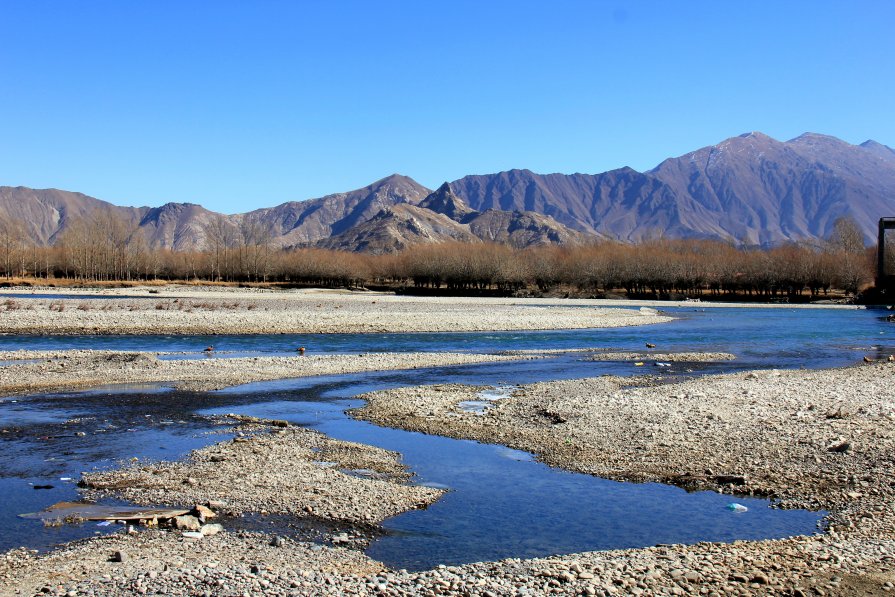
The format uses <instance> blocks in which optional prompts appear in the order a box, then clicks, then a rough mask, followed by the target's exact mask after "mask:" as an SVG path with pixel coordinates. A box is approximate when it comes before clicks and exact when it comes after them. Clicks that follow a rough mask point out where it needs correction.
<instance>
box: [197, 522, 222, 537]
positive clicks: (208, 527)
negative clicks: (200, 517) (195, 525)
mask: <svg viewBox="0 0 895 597" xmlns="http://www.w3.org/2000/svg"><path fill="white" fill-rule="evenodd" d="M223 530H224V527H222V526H221V525H219V524H203V525H202V527H201V528H200V529H199V532H200V533H202V535H203V536H205V537H210V536H211V535H217V534H218V533H220V532H222V531H223Z"/></svg>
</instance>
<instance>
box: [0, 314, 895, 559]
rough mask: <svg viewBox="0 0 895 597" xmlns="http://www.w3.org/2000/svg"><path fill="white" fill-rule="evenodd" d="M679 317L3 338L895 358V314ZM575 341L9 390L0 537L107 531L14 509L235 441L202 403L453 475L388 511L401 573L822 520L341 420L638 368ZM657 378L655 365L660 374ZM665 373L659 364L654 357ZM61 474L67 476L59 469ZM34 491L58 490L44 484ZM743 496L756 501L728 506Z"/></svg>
mask: <svg viewBox="0 0 895 597" xmlns="http://www.w3.org/2000/svg"><path fill="white" fill-rule="evenodd" d="M669 311H670V312H672V314H673V315H675V316H676V317H678V318H679V319H678V320H677V321H675V322H672V323H669V324H661V325H653V326H644V327H637V328H618V329H608V330H575V331H552V332H501V333H494V332H488V333H456V334H373V335H357V334H349V335H302V336H295V335H269V336H215V337H201V336H194V337H171V336H135V337H127V336H125V337H116V336H77V337H72V336H66V337H54V336H34V337H27V336H2V337H0V349H16V348H30V349H44V348H75V347H77V348H96V349H99V348H102V349H116V350H149V351H173V352H183V353H185V354H181V355H176V356H177V358H203V357H202V356H201V348H203V347H204V346H207V345H209V344H213V345H215V347H216V348H217V350H218V351H219V352H218V357H216V358H220V355H222V354H223V355H227V354H230V355H243V354H252V355H259V354H264V355H276V354H294V349H295V347H296V346H306V347H307V348H308V351H309V353H311V354H313V353H314V352H319V353H353V352H370V351H384V350H390V351H418V350H460V351H475V352H490V351H499V350H511V349H534V350H538V349H540V350H547V349H572V348H583V347H594V348H596V347H600V348H610V349H618V350H641V349H642V348H643V344H644V343H645V342H651V343H655V344H657V346H658V347H657V349H656V350H668V351H684V350H686V351H722V352H732V353H734V354H736V355H737V357H738V358H737V360H736V361H732V362H726V363H718V364H684V363H681V364H678V363H675V364H674V365H673V366H672V367H671V368H670V370H669V369H665V368H663V369H662V370H661V373H662V374H663V375H667V376H671V377H673V376H677V375H700V374H704V373H715V372H728V371H734V370H738V369H751V368H767V367H788V368H795V367H808V368H817V367H828V366H842V365H849V364H853V363H856V362H859V361H860V360H861V358H862V357H863V356H864V355H865V354H869V355H873V356H877V357H880V356H885V355H887V354H891V353H892V350H893V348H895V346H893V343H892V342H891V340H890V338H889V336H890V327H889V326H890V325H891V324H887V323H886V322H885V321H883V316H884V314H885V313H884V312H878V311H872V310H839V309H823V310H798V309H715V308H713V309H706V310H705V311H702V310H691V309H675V310H669ZM581 357H582V355H580V354H575V353H568V354H562V355H557V356H554V357H551V358H546V359H543V360H536V361H525V362H517V363H512V362H510V363H488V364H480V365H470V366H461V367H442V368H432V369H427V370H423V371H420V370H415V371H397V372H378V373H366V374H357V375H345V376H337V377H326V378H311V379H304V380H284V381H279V382H265V383H261V384H251V385H248V386H242V387H239V388H231V389H227V390H223V391H218V392H208V393H194V392H178V391H174V390H172V389H170V388H165V387H159V386H146V387H139V386H138V387H114V388H103V389H97V390H91V391H84V392H67V393H58V394H48V395H34V396H27V397H12V398H5V399H2V402H0V426H2V429H3V433H2V434H0V448H2V450H0V492H2V495H3V496H4V497H5V499H4V500H3V503H0V528H2V529H3V532H2V533H0V549H6V548H10V547H16V546H20V545H26V546H29V547H34V548H38V549H45V548H49V547H51V546H52V545H54V544H57V543H59V542H62V541H67V540H71V539H74V538H78V537H84V536H88V535H90V534H93V533H95V532H108V530H109V528H108V527H106V528H100V527H96V526H95V525H94V524H92V523H87V524H85V525H80V526H78V525H67V526H63V527H52V528H44V527H43V526H42V525H41V523H40V522H38V521H35V520H30V519H22V518H19V517H18V515H19V514H22V513H26V512H34V511H37V510H40V509H42V508H44V507H46V506H48V505H50V504H52V503H55V502H57V501H62V500H72V499H76V498H77V491H76V489H75V486H74V481H76V480H77V478H78V477H79V475H80V472H81V471H84V470H90V469H93V468H96V467H108V466H113V465H115V463H116V462H117V461H119V460H126V459H128V458H131V457H138V458H141V459H144V458H153V459H165V460H170V459H176V458H181V457H183V456H185V455H186V454H187V453H188V452H189V451H190V450H192V449H195V448H197V447H200V446H203V445H207V444H209V443H213V442H217V441H221V439H224V438H226V437H228V436H227V435H226V432H227V428H226V427H216V426H215V425H214V424H212V423H211V422H210V421H209V419H208V418H207V416H208V415H212V414H218V413H224V412H239V413H243V414H249V415H255V416H261V417H271V418H281V419H287V420H290V421H292V422H294V423H296V424H301V425H306V426H309V427H312V428H315V429H318V430H320V431H322V432H324V433H326V434H328V435H330V436H332V437H335V438H338V439H345V440H350V441H358V442H362V443H367V444H372V445H376V446H380V447H383V448H386V449H390V450H396V451H398V452H400V453H401V454H402V455H403V461H404V463H405V464H406V465H407V466H408V467H409V468H410V470H411V471H412V472H413V473H414V474H415V477H414V479H413V482H415V483H422V484H427V485H434V486H439V487H447V488H448V489H449V491H448V493H447V494H445V496H444V497H443V498H442V499H441V500H439V502H437V503H436V504H434V505H433V506H431V507H429V508H428V509H426V510H421V511H413V512H408V513H405V514H402V515H399V516H397V517H395V518H393V519H390V520H388V521H386V522H385V524H384V525H383V526H384V529H385V533H384V534H383V535H382V536H381V537H379V538H378V539H376V540H375V541H373V543H372V544H371V546H370V548H369V549H368V553H369V555H371V556H372V557H374V558H377V559H380V560H382V561H383V562H385V563H386V564H389V565H391V566H393V567H396V568H408V569H422V568H426V567H430V566H434V565H437V564H458V563H463V562H470V561H478V560H491V559H498V558H503V557H533V556H544V555H550V554H554V553H571V552H576V551H584V550H594V549H609V548H622V547H638V546H647V545H654V544H658V543H678V542H686V543H689V542H696V541H704V540H711V541H730V540H734V539H758V538H770V537H783V536H788V535H792V534H801V533H812V532H816V531H817V524H818V521H819V520H820V519H821V517H822V516H823V513H818V512H807V511H782V510H777V509H773V508H770V507H769V505H770V504H769V503H768V502H767V501H765V500H753V499H745V498H735V499H733V498H731V497H730V496H721V495H718V494H715V493H712V492H697V493H687V492H685V491H683V490H681V489H678V488H675V487H670V486H665V485H659V484H633V483H617V482H612V481H607V480H604V479H599V478H595V477H591V476H588V475H580V474H574V473H568V472H564V471H560V470H557V469H552V468H550V467H547V466H545V465H543V464H541V463H538V462H536V461H534V459H533V458H532V456H531V455H530V454H527V453H524V452H518V451H514V450H509V449H507V448H505V447H502V446H495V445H485V444H479V443H477V442H471V441H460V440H453V439H449V438H442V437H434V436H426V435H422V434H418V433H409V432H405V431H400V430H394V429H387V428H382V427H377V426H374V425H370V424H368V423H365V422H360V421H355V420H353V419H351V418H349V417H347V416H346V415H345V414H344V411H345V410H346V409H348V408H352V407H355V406H358V405H359V402H358V401H357V400H356V399H354V398H353V396H355V395H357V394H359V393H362V392H366V391H370V390H375V389H384V388H390V387H398V386H403V385H418V384H423V383H445V382H457V383H470V384H476V385H493V386H512V385H514V384H521V383H530V382H534V381H542V380H550V379H568V378H578V377H587V376H594V375H601V374H604V373H613V374H621V375H632V374H636V373H643V372H644V370H643V368H635V367H634V366H633V364H632V363H630V362H626V363H614V362H608V363H607V362H597V363H594V362H587V361H583V360H581ZM651 372H652V371H651ZM655 372H659V370H658V369H657V370H656V371H655ZM62 479H72V481H69V480H62ZM35 486H52V487H51V488H47V489H34V487H35ZM732 501H736V502H737V503H740V504H743V505H745V506H747V507H748V508H749V510H748V511H747V512H745V513H734V512H731V511H730V510H728V509H727V507H726V506H727V505H728V504H729V503H731V502H732Z"/></svg>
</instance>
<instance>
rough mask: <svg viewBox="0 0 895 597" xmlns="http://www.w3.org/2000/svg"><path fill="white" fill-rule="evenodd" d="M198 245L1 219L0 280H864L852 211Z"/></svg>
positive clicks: (243, 232) (736, 291) (420, 283)
mask: <svg viewBox="0 0 895 597" xmlns="http://www.w3.org/2000/svg"><path fill="white" fill-rule="evenodd" d="M204 234H205V241H206V242H205V247H206V248H205V249H204V250H202V251H172V250H169V249H159V248H154V247H152V246H151V245H150V242H149V240H148V239H147V238H146V237H145V235H144V232H143V230H142V229H140V228H139V226H138V225H137V224H135V223H132V224H128V223H127V222H126V221H125V220H123V219H122V218H119V217H116V216H115V215H114V214H109V213H102V214H99V215H97V216H96V217H91V218H89V219H87V218H85V219H81V220H77V221H74V222H72V223H70V224H69V225H68V226H66V228H65V231H64V232H63V233H62V234H60V235H59V236H58V238H55V239H54V242H53V243H52V244H51V245H49V246H44V245H40V244H35V243H33V242H30V241H29V240H28V238H29V237H28V235H27V234H25V232H24V230H23V228H22V226H21V225H19V224H17V223H15V222H11V221H9V220H3V219H0V253H2V254H0V257H2V261H0V268H2V274H3V275H4V276H5V277H6V278H7V279H9V278H14V277H15V278H19V277H29V276H30V277H37V278H47V279H50V278H62V279H74V280H82V281H85V282H91V281H114V280H118V281H150V280H170V281H173V280H199V281H212V282H237V283H238V282H277V283H287V284H296V285H309V286H310V285H313V286H328V287H336V286H338V287H359V286H364V285H378V286H388V287H393V288H416V289H420V290H422V289H428V290H429V291H452V292H457V293H464V292H481V291H491V292H499V293H506V294H512V293H522V292H538V293H547V292H555V291H557V290H563V289H565V290H567V291H574V292H577V293H584V294H586V295H599V294H601V293H602V294H605V293H609V292H614V291H624V292H626V293H627V294H628V295H629V296H647V295H652V296H665V295H672V294H680V295H685V296H694V297H698V296H703V295H709V296H714V297H721V296H724V295H753V296H757V297H774V296H797V295H802V294H809V295H811V296H818V295H820V294H825V293H827V292H829V291H830V290H831V289H838V290H842V291H844V292H846V293H847V294H855V293H857V292H858V291H859V290H860V289H861V288H862V287H863V286H865V285H867V284H868V283H870V282H871V281H872V280H873V274H874V263H875V261H874V255H875V249H874V248H866V247H865V246H864V242H863V236H862V234H861V232H860V229H859V228H858V226H857V225H856V224H855V223H854V222H853V221H852V220H850V219H840V220H839V221H837V222H836V225H835V227H834V230H833V233H832V234H831V235H830V237H829V238H828V239H827V240H826V241H825V242H823V243H820V244H819V245H807V244H785V245H781V246H777V247H773V248H746V247H740V246H736V245H734V244H731V243H724V242H721V241H714V240H693V239H688V240H675V239H657V240H651V241H645V242H641V243H638V244H628V243H621V242H613V241H599V242H594V243H592V244H586V245H576V246H565V247H557V246H544V247H531V248H525V249H516V248H512V247H508V246H505V245H495V244H487V243H474V244H473V243H437V244H425V245H416V246H414V247H412V248H411V249H408V250H405V251H403V252H399V253H394V254H386V255H370V254H362V253H351V252H344V251H330V250H324V249H316V248H299V249H275V248H274V247H273V245H272V235H271V234H270V233H269V231H268V230H265V229H263V228H262V227H261V226H260V225H259V224H258V223H257V222H254V223H253V222H251V221H247V222H245V223H243V224H242V225H240V226H233V225H230V224H229V223H226V222H224V221H223V220H222V219H219V220H213V221H212V222H211V223H210V224H208V225H207V226H206V227H205V230H204Z"/></svg>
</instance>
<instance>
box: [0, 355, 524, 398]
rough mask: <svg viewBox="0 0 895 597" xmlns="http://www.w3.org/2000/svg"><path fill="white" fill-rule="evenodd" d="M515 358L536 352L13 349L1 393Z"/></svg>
mask: <svg viewBox="0 0 895 597" xmlns="http://www.w3.org/2000/svg"><path fill="white" fill-rule="evenodd" d="M520 358H535V357H533V356H525V355H496V354H475V353H439V352H423V353H419V352H407V353H365V354H351V355H303V356H295V357H243V358H227V359H218V358H216V359H192V360H162V359H159V358H158V356H157V354H156V353H147V352H117V351H97V350H63V351H30V350H16V351H8V352H0V360H3V361H12V362H13V364H10V365H6V366H4V367H0V392H2V393H4V394H12V393H23V392H36V391H40V390H55V389H64V388H83V387H91V386H100V385H109V384H127V383H167V382H171V383H173V384H175V385H176V386H177V387H179V388H183V389H190V390H205V391H208V390H216V389H220V388H225V387H228V386H233V385H238V384H244V383H250V382H255V381H268V380H274V379H290V378H298V377H309V376H315V375H338V374H344V373H359V372H364V371H385V370H394V369H417V368H423V367H436V366H444V365H464V364H470V363H484V362H495V361H506V360H519V359H520Z"/></svg>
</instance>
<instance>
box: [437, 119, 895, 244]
mask: <svg viewBox="0 0 895 597" xmlns="http://www.w3.org/2000/svg"><path fill="white" fill-rule="evenodd" d="M893 158H895V151H893V150H892V149H891V148H889V147H886V146H885V145H881V144H879V143H876V142H874V141H867V142H865V143H863V144H861V145H851V144H848V143H846V142H844V141H841V140H839V139H836V138H834V137H827V136H823V135H816V134H812V133H807V134H805V135H802V136H800V137H797V138H796V139H793V140H791V141H788V142H785V143H784V142H780V141H776V140H774V139H772V138H771V137H768V136H767V135H763V134H761V133H748V134H745V135H741V136H739V137H734V138H731V139H727V140H726V141H723V142H722V143H719V144H718V145H713V146H709V147H704V148H702V149H699V150H697V151H694V152H692V153H688V154H686V155H683V156H681V157H678V158H670V159H668V160H665V161H664V162H662V163H661V164H660V165H659V166H658V167H656V168H655V169H653V170H651V171H649V172H646V173H640V172H637V171H635V170H632V169H630V168H622V169H620V170H612V171H610V172H606V173H603V174H595V175H591V174H570V175H565V174H544V175H542V174H535V173H533V172H531V171H528V170H511V171H509V172H501V173H498V174H491V175H484V176H482V175H477V176H466V177H464V178H461V179H459V180H457V181H454V182H452V183H451V187H452V188H453V189H454V190H455V191H456V193H457V194H458V195H459V196H460V197H462V198H463V199H464V200H465V201H466V202H467V203H468V204H469V206H470V207H471V208H473V209H478V210H481V209H487V208H492V207H497V208H500V209H504V210H508V209H528V210H533V211H537V212H539V213H543V214H548V215H551V216H553V217H554V218H555V219H556V220H558V221H559V222H561V223H563V224H565V225H566V226H569V227H570V228H574V229H576V230H580V231H584V232H591V233H600V234H604V235H606V236H608V237H610V238H617V239H621V240H629V241H637V240H641V239H644V238H653V237H657V236H660V235H664V236H668V237H677V238H681V237H683V238H694V237H695V238H721V239H726V240H731V241H735V242H745V243H749V244H775V243H779V242H784V241H802V240H807V241H816V240H818V239H820V238H825V237H826V236H828V235H829V233H830V231H831V230H832V226H833V223H834V222H835V220H836V219H837V218H838V217H840V216H845V215H848V216H852V217H854V218H855V220H856V221H857V222H858V224H859V225H860V226H861V228H862V230H863V231H864V233H865V237H866V239H867V240H868V242H871V241H873V240H874V239H875V238H876V224H877V220H878V219H879V218H880V217H882V216H885V215H890V214H895V159H893Z"/></svg>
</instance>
